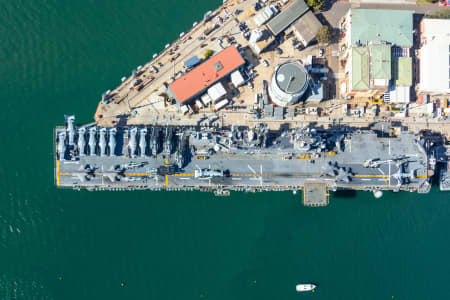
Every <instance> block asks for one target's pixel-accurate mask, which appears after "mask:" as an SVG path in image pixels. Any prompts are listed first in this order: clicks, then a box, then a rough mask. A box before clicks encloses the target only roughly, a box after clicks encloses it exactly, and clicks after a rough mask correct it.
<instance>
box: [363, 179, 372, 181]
mask: <svg viewBox="0 0 450 300" xmlns="http://www.w3.org/2000/svg"><path fill="white" fill-rule="evenodd" d="M361 180H364V181H370V180H371V179H369V178H361Z"/></svg>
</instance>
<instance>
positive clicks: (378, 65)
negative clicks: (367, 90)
mask: <svg viewBox="0 0 450 300" xmlns="http://www.w3.org/2000/svg"><path fill="white" fill-rule="evenodd" d="M369 51H370V79H388V80H390V79H391V45H386V44H371V45H369Z"/></svg>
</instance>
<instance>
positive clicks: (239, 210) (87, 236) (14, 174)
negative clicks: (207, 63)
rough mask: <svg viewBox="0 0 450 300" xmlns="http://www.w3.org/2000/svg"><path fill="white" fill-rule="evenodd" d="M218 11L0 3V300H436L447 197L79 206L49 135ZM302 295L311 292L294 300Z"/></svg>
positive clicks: (117, 200)
mask: <svg viewBox="0 0 450 300" xmlns="http://www.w3.org/2000/svg"><path fill="white" fill-rule="evenodd" d="M220 3H221V1H220V0H214V1H207V0H191V1H187V0H184V1H175V0H168V1H153V0H151V1H142V0H139V1H138V0H128V1H118V0H109V1H106V0H97V1H93V0H79V1H61V0H58V1H57V0H40V1H37V0H14V1H13V0H0V101H1V104H2V109H1V110H0V125H1V128H2V130H1V142H0V143H1V147H0V157H1V158H0V161H1V164H0V178H1V181H0V299H2V300H3V299H6V300H9V299H34V300H40V299H52V300H53V299H55V300H59V299H64V300H72V299H73V300H79V299H108V300H116V299H117V300H119V299H121V300H122V299H127V300H128V299H129V300H132V299H183V300H186V299H217V300H221V299H227V300H228V299H258V300H266V299H299V298H308V299H364V300H372V299H373V300H375V299H376V300H379V299H392V298H393V297H394V299H408V300H415V299H417V300H425V299H433V300H434V299H450V285H449V283H448V282H449V279H450V262H449V254H450V234H449V233H450V229H449V228H450V219H449V213H450V199H449V198H450V197H449V194H448V193H446V194H445V193H439V192H438V191H437V189H436V188H435V187H434V188H433V189H432V191H431V193H430V194H428V195H418V194H410V193H398V194H394V193H385V196H384V197H383V198H382V199H377V200H376V199H374V197H373V196H372V195H371V194H370V193H363V192H358V193H350V194H349V195H347V197H337V196H336V195H334V196H332V197H331V203H330V205H329V206H328V207H325V208H306V207H303V206H302V205H301V197H300V196H299V195H295V196H294V195H292V194H291V193H263V194H244V193H232V196H231V197H228V198H215V197H213V196H212V194H205V193H197V192H185V193H183V192H167V193H164V192H148V191H136V192H87V191H81V192H76V191H71V190H60V189H56V188H55V186H54V184H53V162H52V155H53V151H52V138H53V137H52V128H53V127H54V126H56V125H61V124H63V115H64V114H75V115H76V116H77V121H78V122H80V123H87V122H91V121H92V119H93V114H94V112H95V109H96V106H97V104H98V101H99V98H100V95H101V93H102V92H104V91H106V90H108V89H111V88H113V87H114V86H116V85H117V84H118V83H119V82H120V78H121V77H122V76H126V75H129V74H130V72H131V69H132V68H134V67H136V66H137V65H143V64H144V63H145V62H147V61H148V60H149V59H150V58H151V56H152V54H153V53H155V52H158V51H159V50H161V49H162V48H163V46H164V45H165V44H166V43H169V42H171V41H172V40H173V39H175V38H176V37H177V36H178V34H179V33H180V32H182V31H187V30H188V29H189V28H190V27H191V26H192V23H193V22H195V21H198V20H199V19H200V18H201V17H202V15H203V13H204V12H206V11H207V10H210V9H214V8H215V7H217V6H218V5H220ZM300 282H314V283H317V284H319V288H318V289H317V290H316V292H315V293H309V294H296V292H295V285H296V284H297V283H300Z"/></svg>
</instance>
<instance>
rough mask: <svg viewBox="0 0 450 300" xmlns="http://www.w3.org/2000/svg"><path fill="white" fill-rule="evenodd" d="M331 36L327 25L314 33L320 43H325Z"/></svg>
mask: <svg viewBox="0 0 450 300" xmlns="http://www.w3.org/2000/svg"><path fill="white" fill-rule="evenodd" d="M330 38H331V30H330V27H328V26H327V25H323V26H322V27H320V30H319V33H318V34H317V35H316V40H317V41H318V42H319V43H321V44H327V43H328V42H329V41H330Z"/></svg>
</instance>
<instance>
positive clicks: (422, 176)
mask: <svg viewBox="0 0 450 300" xmlns="http://www.w3.org/2000/svg"><path fill="white" fill-rule="evenodd" d="M416 177H420V178H427V177H428V176H427V175H417V176H416Z"/></svg>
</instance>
